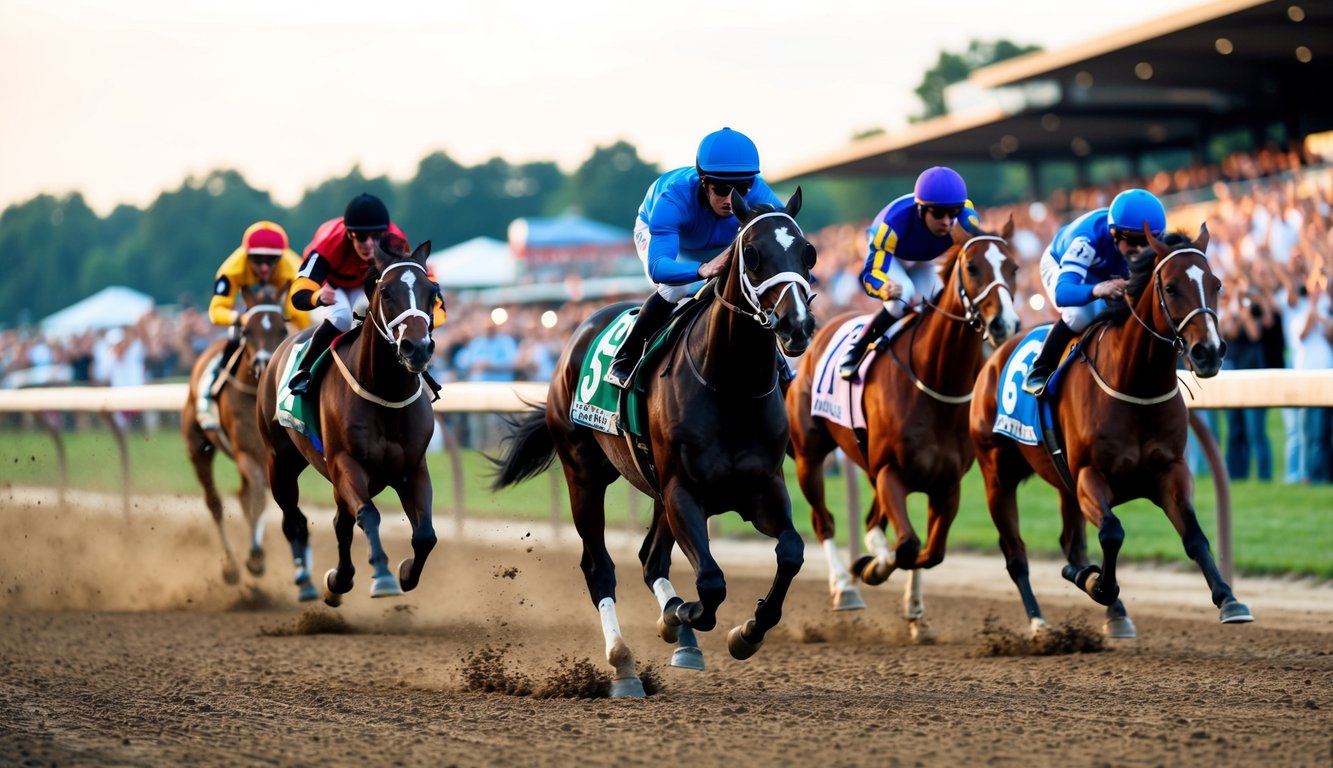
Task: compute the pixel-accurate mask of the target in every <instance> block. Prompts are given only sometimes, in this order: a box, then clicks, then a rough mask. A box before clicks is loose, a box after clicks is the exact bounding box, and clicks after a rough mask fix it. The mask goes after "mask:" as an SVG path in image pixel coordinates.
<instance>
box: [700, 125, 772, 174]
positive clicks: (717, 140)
mask: <svg viewBox="0 0 1333 768" xmlns="http://www.w3.org/2000/svg"><path fill="white" fill-rule="evenodd" d="M694 167H695V168H696V169H697V170H698V171H699V176H700V178H706V179H718V180H719V181H746V180H749V179H753V178H754V177H755V176H758V175H759V150H758V149H755V146H754V142H753V141H750V139H749V137H748V136H746V135H745V134H743V133H741V132H740V131H733V130H731V129H730V128H723V129H722V130H720V131H713V132H712V133H710V134H708V135H707V136H705V137H704V140H703V141H701V142H699V151H698V153H696V154H695V157H694Z"/></svg>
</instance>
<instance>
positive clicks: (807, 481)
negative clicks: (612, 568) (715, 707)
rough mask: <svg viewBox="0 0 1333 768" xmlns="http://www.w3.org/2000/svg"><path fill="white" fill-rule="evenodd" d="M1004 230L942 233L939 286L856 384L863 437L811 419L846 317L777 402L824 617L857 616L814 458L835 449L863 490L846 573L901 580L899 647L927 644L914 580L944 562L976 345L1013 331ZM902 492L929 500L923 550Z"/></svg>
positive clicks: (967, 442)
mask: <svg viewBox="0 0 1333 768" xmlns="http://www.w3.org/2000/svg"><path fill="white" fill-rule="evenodd" d="M1013 230H1014V223H1013V219H1012V218H1010V220H1009V221H1008V223H1006V224H1005V226H1004V228H1003V230H1002V231H1001V232H1000V234H999V235H993V234H978V235H975V236H974V235H970V234H969V233H968V232H967V231H966V230H964V229H963V228H962V227H959V226H956V225H955V226H954V228H953V232H952V234H953V241H954V244H953V246H952V247H951V248H950V249H949V250H948V251H947V252H946V253H945V254H944V256H943V258H942V259H941V265H940V274H941V275H942V276H943V277H944V278H945V285H944V289H943V291H942V292H941V293H940V296H939V298H938V299H937V300H936V303H931V302H929V301H927V302H925V303H924V304H923V305H922V308H921V309H920V310H919V311H918V312H917V313H916V314H914V315H911V316H909V317H908V319H907V320H906V321H905V323H906V325H904V326H903V327H902V330H901V331H899V332H898V333H897V334H896V335H894V336H893V337H892V339H891V340H890V341H889V342H888V343H887V344H884V343H881V344H880V348H879V350H878V353H877V354H876V356H875V358H874V359H873V361H872V362H871V363H870V364H869V368H868V370H867V371H866V372H865V374H864V376H863V379H864V381H865V389H864V396H863V401H862V402H863V406H864V409H865V425H866V427H865V434H864V436H863V438H862V437H858V435H857V434H856V433H855V432H854V431H853V430H852V429H850V428H848V427H846V426H843V425H841V424H839V423H836V422H834V421H831V420H829V419H827V418H825V417H822V416H814V415H812V414H811V399H812V393H813V390H814V388H815V387H816V386H822V387H827V386H828V383H829V382H828V381H819V378H820V376H821V372H820V371H819V370H817V366H818V365H819V361H820V359H821V358H822V357H823V356H824V350H825V349H826V348H827V347H828V346H829V345H830V344H831V343H834V342H835V341H836V339H835V336H836V334H837V332H838V329H839V328H841V327H843V325H844V323H845V322H846V321H848V320H850V319H852V318H854V317H856V314H855V313H849V314H845V315H842V316H840V317H837V318H835V319H834V320H833V321H831V322H830V323H829V324H828V325H827V326H825V327H824V328H822V329H821V330H820V332H819V334H817V335H816V337H815V341H814V344H813V350H812V352H811V354H808V355H806V357H805V359H804V360H802V361H801V369H800V374H799V376H798V378H797V381H796V383H795V384H794V385H793V386H792V387H791V389H790V390H789V391H788V392H787V415H788V417H789V418H790V419H791V425H792V447H793V449H794V452H795V457H796V476H797V479H798V481H799V482H800V486H801V491H802V492H803V494H804V495H805V498H806V500H807V501H809V502H810V507H811V510H810V512H811V518H812V521H813V523H814V529H815V534H816V535H817V536H818V537H819V539H820V542H821V543H822V544H823V546H824V551H825V553H826V555H827V557H828V561H829V588H830V591H831V593H832V597H833V608H834V610H853V609H859V608H863V607H864V606H865V603H864V602H863V601H862V600H861V596H860V594H859V593H858V592H857V590H856V587H855V586H854V585H853V579H852V575H851V574H850V573H848V570H847V568H846V566H845V565H843V562H842V558H841V556H840V555H839V554H838V552H837V548H836V546H835V545H834V538H833V537H834V533H835V530H834V523H833V516H832V515H831V514H830V513H829V509H828V505H827V503H826V502H825V499H824V459H825V457H827V456H828V454H829V453H830V452H832V451H833V450H834V449H835V448H841V449H842V450H843V452H844V453H846V454H847V455H848V456H849V457H852V459H853V460H854V461H855V462H856V464H857V465H858V466H860V467H861V468H862V469H863V470H865V471H866V473H867V474H868V475H869V477H870V480H871V483H872V484H873V485H874V487H875V496H874V500H873V502H872V503H871V505H870V511H869V513H868V515H867V517H866V532H865V538H866V547H867V549H868V550H869V551H870V552H871V554H870V555H868V556H866V557H863V558H861V559H860V560H859V561H858V562H857V563H856V565H855V566H854V567H853V570H854V571H856V574H857V576H858V577H859V578H861V579H862V580H863V581H865V582H866V583H867V584H880V583H883V582H884V581H885V580H886V579H888V578H889V575H890V574H891V573H892V572H893V570H894V569H895V568H903V569H906V570H907V572H908V582H907V585H906V594H905V595H904V604H905V609H906V614H907V619H908V622H909V628H910V632H911V636H912V638H913V640H917V641H925V640H928V639H929V638H930V637H931V634H930V630H929V628H928V627H927V625H926V624H925V601H924V598H923V595H922V583H921V582H922V580H921V571H920V569H923V568H931V567H934V566H936V565H939V563H940V562H941V561H943V560H944V548H945V543H946V541H947V538H948V535H949V526H950V525H952V523H953V520H954V517H955V516H956V515H957V514H958V497H959V483H960V481H961V480H962V477H963V475H964V474H965V473H966V472H967V470H968V469H969V468H970V467H971V466H972V460H973V456H974V451H973V446H972V441H971V439H970V438H969V437H968V435H967V415H968V405H967V403H968V401H969V400H970V399H971V397H972V384H973V382H974V380H975V378H976V375H977V371H979V370H980V369H981V363H982V360H983V356H982V355H983V348H982V340H983V337H985V338H986V339H988V340H989V341H990V343H991V344H992V346H998V345H999V344H1000V343H1002V342H1004V341H1005V340H1006V339H1007V338H1009V337H1010V336H1011V335H1012V334H1013V333H1014V332H1015V331H1017V330H1018V315H1017V313H1016V312H1015V310H1014V301H1013V292H1014V277H1015V274H1016V273H1017V270H1018V266H1017V264H1016V262H1015V261H1014V259H1013V252H1012V250H1011V248H1010V245H1009V238H1010V237H1011V236H1012V235H1013ZM826 368H827V370H825V371H823V372H822V375H823V376H825V377H832V376H835V375H836V372H835V371H834V368H833V366H832V365H828V366H826ZM862 439H863V440H864V444H863V443H862ZM909 493H924V494H926V495H927V497H928V498H929V501H930V503H929V511H928V516H927V530H928V537H927V541H926V546H925V548H924V549H923V548H922V547H921V541H920V539H919V538H918V537H917V534H916V532H915V531H914V530H913V528H912V523H911V521H910V520H909V519H908V516H907V495H908V494H909ZM886 522H891V523H893V529H894V532H895V534H896V540H895V542H894V548H893V549H889V546H888V542H887V540H886V538H885V535H884V530H885V524H886Z"/></svg>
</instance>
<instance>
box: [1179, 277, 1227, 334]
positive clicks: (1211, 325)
mask: <svg viewBox="0 0 1333 768" xmlns="http://www.w3.org/2000/svg"><path fill="white" fill-rule="evenodd" d="M1185 274H1186V275H1188V276H1189V279H1191V280H1193V281H1194V284H1195V285H1196V286H1198V288H1199V306H1201V307H1207V306H1208V299H1207V298H1206V296H1205V294H1204V291H1203V267H1200V266H1199V265H1197V264H1196V265H1194V266H1192V267H1190V268H1189V269H1186V270H1185ZM1204 322H1205V323H1207V324H1208V345H1209V346H1213V347H1216V346H1220V345H1221V344H1222V339H1221V337H1220V336H1219V335H1218V333H1217V324H1216V322H1214V320H1213V316H1212V315H1205V316H1204Z"/></svg>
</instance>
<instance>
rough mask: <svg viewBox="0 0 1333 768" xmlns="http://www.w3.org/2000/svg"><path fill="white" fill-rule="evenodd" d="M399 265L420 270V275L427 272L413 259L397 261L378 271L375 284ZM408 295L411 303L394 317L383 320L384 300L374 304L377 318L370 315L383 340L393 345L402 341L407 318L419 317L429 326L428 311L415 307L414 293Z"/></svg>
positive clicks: (405, 330) (430, 319) (415, 298)
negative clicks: (395, 331) (395, 333)
mask: <svg viewBox="0 0 1333 768" xmlns="http://www.w3.org/2000/svg"><path fill="white" fill-rule="evenodd" d="M399 267H412V268H414V269H419V270H421V274H422V275H426V274H427V272H426V268H425V267H423V266H421V265H420V264H418V263H416V262H415V261H398V262H394V263H393V264H390V265H389V266H387V267H385V268H384V271H383V272H381V273H380V276H379V279H378V280H376V281H375V284H376V286H378V285H379V284H380V282H382V281H383V280H384V276H385V275H387V274H389V272H391V271H392V270H395V269H397V268H399ZM410 296H411V304H412V305H411V306H410V307H408V308H407V309H405V310H403V311H402V312H400V313H399V314H398V316H397V317H395V318H394V319H392V320H389V321H385V319H384V302H382V301H380V302H376V304H375V314H376V315H378V318H377V317H375V316H372V317H371V318H370V319H371V322H372V323H374V325H375V329H376V330H377V331H379V332H380V336H383V337H384V340H385V341H387V342H389V343H390V344H393V345H395V346H397V345H399V344H401V343H402V342H403V334H404V333H406V332H407V327H406V326H405V325H404V323H406V322H407V320H408V319H409V318H412V317H420V318H422V319H424V320H425V321H426V327H427V328H430V326H431V321H432V318H431V315H430V313H429V312H423V311H421V310H420V309H418V308H417V297H416V294H415V293H413V294H410ZM395 328H397V329H398V335H397V337H395V336H394V334H393V331H394V329H395Z"/></svg>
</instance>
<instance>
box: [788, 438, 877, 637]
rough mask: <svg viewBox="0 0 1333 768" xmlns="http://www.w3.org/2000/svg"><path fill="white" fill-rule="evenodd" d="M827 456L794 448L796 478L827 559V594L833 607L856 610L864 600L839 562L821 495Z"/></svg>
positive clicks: (828, 514)
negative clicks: (808, 504) (795, 450)
mask: <svg viewBox="0 0 1333 768" xmlns="http://www.w3.org/2000/svg"><path fill="white" fill-rule="evenodd" d="M811 448H813V446H805V449H806V451H809V450H811ZM815 453H816V454H817V453H818V452H817V451H816V452H815ZM827 455H828V454H827V452H824V453H823V454H819V455H807V454H806V453H805V452H804V451H800V450H798V451H797V452H796V480H797V482H798V483H799V484H800V486H801V493H802V495H804V496H805V500H806V501H808V502H810V522H811V523H812V525H813V527H814V530H815V536H816V537H817V538H818V539H819V544H820V546H821V547H823V549H824V558H825V560H827V561H828V580H829V594H830V595H831V597H832V600H833V610H835V611H856V610H860V609H862V608H865V607H866V603H865V600H863V599H862V598H861V593H860V592H858V591H857V589H856V585H855V584H853V583H852V574H851V572H850V571H848V570H847V566H846V565H845V564H844V563H843V561H842V555H841V553H839V552H838V545H837V542H836V540H835V538H834V536H835V534H836V532H837V529H836V528H835V526H834V522H833V514H832V513H831V512H829V509H828V502H827V501H826V500H825V497H824V459H825V457H826V456H827Z"/></svg>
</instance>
